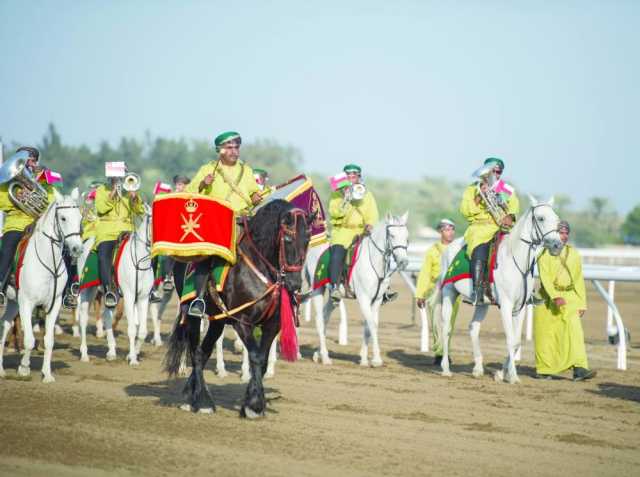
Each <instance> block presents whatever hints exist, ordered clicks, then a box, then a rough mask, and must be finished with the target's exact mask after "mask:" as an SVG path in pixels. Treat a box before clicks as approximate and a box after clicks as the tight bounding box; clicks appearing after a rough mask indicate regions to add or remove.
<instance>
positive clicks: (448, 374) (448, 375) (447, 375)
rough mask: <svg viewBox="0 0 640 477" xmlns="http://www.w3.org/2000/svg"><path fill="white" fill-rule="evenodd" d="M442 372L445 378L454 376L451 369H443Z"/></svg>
mask: <svg viewBox="0 0 640 477" xmlns="http://www.w3.org/2000/svg"><path fill="white" fill-rule="evenodd" d="M441 374H442V376H443V377H445V378H450V377H451V376H453V374H451V371H442V373H441Z"/></svg>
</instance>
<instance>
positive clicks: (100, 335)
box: [96, 330, 104, 338]
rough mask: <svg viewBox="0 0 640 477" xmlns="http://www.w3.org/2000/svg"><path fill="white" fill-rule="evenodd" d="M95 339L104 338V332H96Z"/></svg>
mask: <svg viewBox="0 0 640 477" xmlns="http://www.w3.org/2000/svg"><path fill="white" fill-rule="evenodd" d="M96 338H104V331H102V330H98V331H96Z"/></svg>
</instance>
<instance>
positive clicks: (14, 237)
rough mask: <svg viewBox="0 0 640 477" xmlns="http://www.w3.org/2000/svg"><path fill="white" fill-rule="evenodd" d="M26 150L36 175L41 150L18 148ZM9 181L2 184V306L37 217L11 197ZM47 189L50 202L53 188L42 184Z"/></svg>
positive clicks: (0, 188)
mask: <svg viewBox="0 0 640 477" xmlns="http://www.w3.org/2000/svg"><path fill="white" fill-rule="evenodd" d="M22 151H24V152H26V153H27V154H28V159H27V161H26V165H25V167H26V168H27V170H28V171H29V172H30V173H31V174H32V175H33V176H35V175H36V173H37V171H38V170H42V168H41V167H40V166H39V165H38V164H39V161H40V151H38V149H36V148H35V147H30V146H23V147H20V148H18V149H17V150H16V153H18V152H22ZM10 183H11V181H9V182H5V183H4V184H1V185H0V210H1V211H3V212H4V225H3V227H2V247H1V248H0V306H4V305H5V304H6V295H5V293H6V291H7V285H8V283H9V276H10V275H11V265H12V263H13V259H14V256H15V254H16V249H17V248H18V243H19V242H20V240H22V237H23V236H24V232H25V229H26V228H27V227H28V226H29V225H31V224H32V223H33V222H34V221H35V219H34V218H33V217H32V216H31V215H29V214H27V213H26V212H24V211H23V210H22V209H21V208H20V207H18V206H17V205H16V204H15V203H14V202H13V200H12V199H11V198H10V197H9V184H10ZM41 185H42V187H44V189H45V190H46V191H47V197H48V200H49V204H50V203H51V202H52V201H53V188H52V187H51V186H49V185H46V184H41Z"/></svg>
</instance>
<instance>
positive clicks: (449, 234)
mask: <svg viewBox="0 0 640 477" xmlns="http://www.w3.org/2000/svg"><path fill="white" fill-rule="evenodd" d="M437 230H438V232H440V240H439V241H438V242H436V243H434V244H433V245H432V246H431V247H429V248H428V249H427V253H426V254H425V257H424V262H423V264H422V268H421V269H420V273H419V274H418V281H417V282H416V295H415V296H416V305H418V307H419V308H424V307H425V306H426V304H427V300H428V299H429V297H430V296H431V294H432V293H433V292H435V289H436V283H437V282H438V277H440V261H441V259H442V254H443V253H444V251H445V250H446V249H447V247H448V246H449V244H450V243H451V242H453V239H454V238H455V236H456V224H455V223H454V222H453V221H452V220H449V219H442V220H440V222H439V223H438V227H437ZM459 304H460V300H456V302H455V303H454V305H453V313H452V317H451V329H453V328H454V327H455V323H456V317H457V315H458V306H459ZM428 311H429V314H430V315H431V329H432V331H433V333H432V335H431V337H432V344H433V353H434V356H435V358H434V361H433V364H434V365H436V366H437V365H440V363H441V362H442V343H441V342H440V337H441V335H442V332H441V331H442V323H441V322H440V323H439V322H437V320H438V318H440V317H441V316H440V315H441V314H435V313H434V310H433V309H432V308H429V310H428ZM452 336H453V333H450V334H449V343H451V337H452Z"/></svg>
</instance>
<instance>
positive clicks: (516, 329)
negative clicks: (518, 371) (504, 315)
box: [513, 306, 527, 362]
mask: <svg viewBox="0 0 640 477" xmlns="http://www.w3.org/2000/svg"><path fill="white" fill-rule="evenodd" d="M526 312H527V307H526V306H523V307H522V310H520V312H519V313H518V314H517V315H516V316H514V317H513V336H514V339H515V344H514V346H515V351H514V353H515V354H514V356H515V360H516V362H517V361H520V359H521V358H522V327H523V325H524V319H525V316H526Z"/></svg>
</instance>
